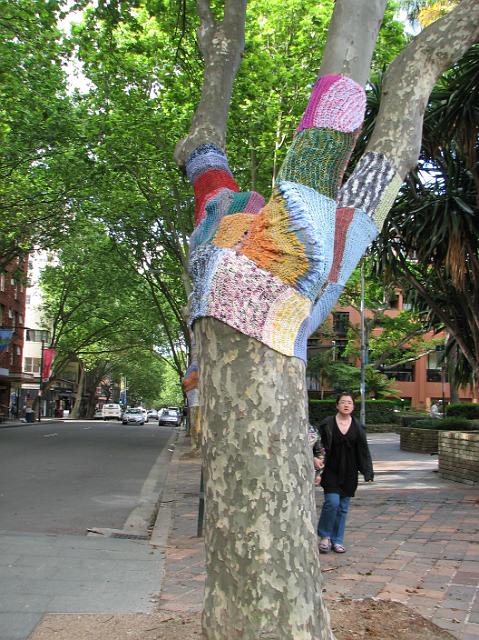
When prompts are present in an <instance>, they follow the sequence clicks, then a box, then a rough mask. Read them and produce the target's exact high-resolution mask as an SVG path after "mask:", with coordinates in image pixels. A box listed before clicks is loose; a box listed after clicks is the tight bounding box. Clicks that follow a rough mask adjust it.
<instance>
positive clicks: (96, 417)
mask: <svg viewBox="0 0 479 640" xmlns="http://www.w3.org/2000/svg"><path fill="white" fill-rule="evenodd" d="M93 419H94V420H102V419H103V411H102V410H101V409H95V413H94V414H93Z"/></svg>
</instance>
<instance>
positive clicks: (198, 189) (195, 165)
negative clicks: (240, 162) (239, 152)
mask: <svg viewBox="0 0 479 640" xmlns="http://www.w3.org/2000/svg"><path fill="white" fill-rule="evenodd" d="M186 175H187V176H188V179H189V180H190V182H191V183H192V184H193V189H194V191H195V222H196V224H198V223H199V222H201V220H202V219H203V217H204V216H205V214H206V210H205V208H206V204H207V203H208V201H209V200H211V198H213V197H214V196H215V195H216V194H217V193H219V192H220V191H221V189H224V188H227V189H230V190H231V191H239V189H238V185H237V184H236V182H235V180H234V179H233V176H232V174H231V171H230V168H229V166H228V161H227V159H226V156H225V154H224V153H223V151H222V150H221V149H219V148H218V147H217V146H215V145H214V144H202V145H200V146H199V147H197V148H196V149H195V150H194V151H193V153H192V154H191V155H190V156H189V158H188V160H187V161H186Z"/></svg>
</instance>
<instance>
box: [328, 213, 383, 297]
mask: <svg viewBox="0 0 479 640" xmlns="http://www.w3.org/2000/svg"><path fill="white" fill-rule="evenodd" d="M377 235H378V230H377V228H376V225H375V224H374V222H373V221H372V220H371V218H370V217H369V216H368V215H366V213H365V212H364V211H361V210H360V209H355V211H354V214H353V218H352V220H351V224H350V225H349V227H348V230H347V233H346V239H345V241H344V251H343V256H342V259H341V265H340V266H339V272H338V278H337V281H338V282H339V283H340V284H343V285H344V284H346V282H347V280H348V279H349V276H350V275H351V274H352V272H353V271H354V269H355V268H356V265H357V264H358V262H359V261H360V260H361V258H362V256H363V254H364V252H365V251H366V249H367V248H368V247H369V245H370V244H371V242H372V241H373V240H374V239H375V238H376V236H377Z"/></svg>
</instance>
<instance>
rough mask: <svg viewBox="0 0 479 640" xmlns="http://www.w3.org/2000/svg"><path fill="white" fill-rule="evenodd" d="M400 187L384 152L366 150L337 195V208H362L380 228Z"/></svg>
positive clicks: (400, 182)
mask: <svg viewBox="0 0 479 640" xmlns="http://www.w3.org/2000/svg"><path fill="white" fill-rule="evenodd" d="M401 184H402V181H401V179H400V178H399V176H398V174H397V173H396V171H395V169H394V167H393V166H392V165H391V163H390V162H389V160H388V159H387V158H386V156H385V155H384V154H383V153H376V152H374V151H369V152H368V153H366V154H365V155H364V156H363V157H362V158H361V159H360V160H359V162H358V164H357V165H356V167H355V169H354V171H353V173H352V174H351V176H350V178H349V179H348V181H347V182H346V183H345V184H344V185H343V187H342V188H341V190H340V192H339V195H338V206H339V207H353V208H355V209H363V210H364V211H366V213H367V214H368V215H369V216H371V217H372V218H373V219H374V221H375V222H376V226H377V227H378V228H379V229H380V228H381V227H382V224H383V222H384V219H385V217H386V215H387V213H388V211H389V209H390V208H391V207H392V205H393V203H394V199H395V198H396V195H397V192H398V191H399V188H400V186H401Z"/></svg>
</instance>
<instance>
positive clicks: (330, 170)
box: [277, 129, 356, 200]
mask: <svg viewBox="0 0 479 640" xmlns="http://www.w3.org/2000/svg"><path fill="white" fill-rule="evenodd" d="M355 140H356V134H355V133H343V132H342V131H335V130H333V129H303V131H301V132H300V133H299V134H298V135H297V136H296V137H295V139H294V140H293V144H292V145H291V147H290V148H289V151H288V153H287V154H286V158H285V160H284V163H283V165H282V167H281V170H280V172H279V175H278V177H277V180H278V181H280V180H289V181H290V182H299V183H300V184H304V185H306V186H307V187H311V188H312V189H316V191H318V192H319V193H321V194H323V195H325V196H327V197H328V198H332V199H333V200H334V199H335V198H336V194H337V191H338V189H339V187H340V182H341V178H342V176H343V173H344V169H345V167H346V164H347V162H348V160H349V156H350V154H351V151H352V150H353V148H354V143H355Z"/></svg>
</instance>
